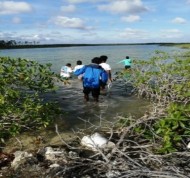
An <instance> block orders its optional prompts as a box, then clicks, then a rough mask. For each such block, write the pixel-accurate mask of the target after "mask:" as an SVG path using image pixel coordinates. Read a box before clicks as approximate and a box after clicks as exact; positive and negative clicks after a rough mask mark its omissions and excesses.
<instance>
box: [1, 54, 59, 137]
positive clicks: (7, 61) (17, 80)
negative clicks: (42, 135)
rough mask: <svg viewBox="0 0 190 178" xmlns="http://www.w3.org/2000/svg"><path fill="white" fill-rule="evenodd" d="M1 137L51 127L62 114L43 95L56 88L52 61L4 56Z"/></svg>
mask: <svg viewBox="0 0 190 178" xmlns="http://www.w3.org/2000/svg"><path fill="white" fill-rule="evenodd" d="M0 78H1V79H0V91H1V92H0V138H1V140H2V139H3V138H7V137H9V136H13V135H15V134H18V133H20V132H21V131H23V130H25V129H32V128H39V127H42V126H47V125H48V124H49V123H50V122H51V121H52V120H53V118H54V117H55V116H56V115H58V114H59V113H60V110H59V109H58V107H57V105H56V104H55V103H51V102H45V101H44V99H43V97H42V94H45V93H46V92H50V91H55V90H56V87H55V85H54V82H55V81H56V80H58V79H59V77H58V76H57V75H56V74H54V73H53V72H52V71H51V64H46V65H41V64H39V63H37V62H35V61H29V60H26V59H20V58H18V59H12V58H8V57H0Z"/></svg>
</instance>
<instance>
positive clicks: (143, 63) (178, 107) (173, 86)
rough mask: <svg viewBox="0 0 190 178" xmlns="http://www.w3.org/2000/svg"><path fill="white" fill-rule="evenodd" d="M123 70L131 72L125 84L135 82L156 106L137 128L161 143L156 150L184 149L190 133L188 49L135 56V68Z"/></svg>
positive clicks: (142, 134)
mask: <svg viewBox="0 0 190 178" xmlns="http://www.w3.org/2000/svg"><path fill="white" fill-rule="evenodd" d="M123 74H124V75H123V76H126V75H129V74H130V77H129V76H128V77H127V78H126V77H123V78H124V79H125V82H126V84H128V83H132V84H133V86H134V87H135V89H136V90H135V91H137V94H138V95H139V96H142V97H145V98H148V99H150V100H151V101H152V106H154V108H153V111H151V113H148V115H147V116H146V117H147V118H148V119H147V120H146V121H144V122H139V124H135V129H134V130H136V131H137V132H138V133H141V136H143V137H145V138H148V139H152V141H154V142H155V143H159V146H158V147H157V148H156V150H157V151H159V152H161V153H167V152H172V151H176V150H180V149H181V150H182V149H185V148H186V145H187V143H188V139H189V137H190V123H189V120H190V56H189V52H187V53H186V54H183V55H181V54H178V55H174V56H170V55H168V54H167V53H165V52H161V51H155V55H154V56H153V57H151V58H150V59H149V60H135V61H134V63H133V67H132V70H131V71H124V72H123ZM151 118H152V119H151ZM134 122H135V121H134Z"/></svg>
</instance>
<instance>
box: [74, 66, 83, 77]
mask: <svg viewBox="0 0 190 178" xmlns="http://www.w3.org/2000/svg"><path fill="white" fill-rule="evenodd" d="M85 69H86V66H83V67H82V68H80V69H77V70H76V71H75V72H74V75H76V76H78V75H80V74H83V73H84V72H85Z"/></svg>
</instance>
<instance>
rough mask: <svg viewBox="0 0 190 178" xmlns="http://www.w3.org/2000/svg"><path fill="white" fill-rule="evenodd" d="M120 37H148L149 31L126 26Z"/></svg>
mask: <svg viewBox="0 0 190 178" xmlns="http://www.w3.org/2000/svg"><path fill="white" fill-rule="evenodd" d="M120 37H123V38H127V39H134V38H136V39H147V37H148V33H147V32H146V31H144V30H139V29H131V28H126V29H125V30H124V31H123V32H122V33H120Z"/></svg>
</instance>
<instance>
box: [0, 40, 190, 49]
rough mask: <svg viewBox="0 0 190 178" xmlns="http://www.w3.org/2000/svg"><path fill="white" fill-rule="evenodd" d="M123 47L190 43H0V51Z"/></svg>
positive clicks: (184, 45) (187, 46) (183, 44)
mask: <svg viewBox="0 0 190 178" xmlns="http://www.w3.org/2000/svg"><path fill="white" fill-rule="evenodd" d="M123 45H161V46H178V47H180V48H190V43H110V44H82V43H81V44H38V43H37V42H33V44H32V43H29V42H24V43H21V44H17V42H15V41H14V40H11V41H7V42H5V41H3V42H2V41H0V49H24V48H57V47H79V46H81V47H82V46H123Z"/></svg>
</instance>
